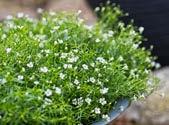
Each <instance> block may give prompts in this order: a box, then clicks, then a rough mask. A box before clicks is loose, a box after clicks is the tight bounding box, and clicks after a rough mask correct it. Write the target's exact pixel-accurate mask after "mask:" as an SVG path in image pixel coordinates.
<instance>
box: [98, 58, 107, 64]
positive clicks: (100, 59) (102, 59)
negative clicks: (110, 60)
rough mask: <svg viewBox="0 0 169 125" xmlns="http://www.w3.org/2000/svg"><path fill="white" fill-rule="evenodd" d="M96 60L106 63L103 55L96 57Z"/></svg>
mask: <svg viewBox="0 0 169 125" xmlns="http://www.w3.org/2000/svg"><path fill="white" fill-rule="evenodd" d="M96 60H97V61H99V62H100V63H103V64H104V63H107V62H106V60H105V59H104V58H103V57H97V59H96Z"/></svg>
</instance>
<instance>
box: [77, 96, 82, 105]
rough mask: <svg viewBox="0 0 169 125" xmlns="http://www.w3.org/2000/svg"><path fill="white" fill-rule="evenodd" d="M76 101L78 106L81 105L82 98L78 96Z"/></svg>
mask: <svg viewBox="0 0 169 125" xmlns="http://www.w3.org/2000/svg"><path fill="white" fill-rule="evenodd" d="M77 103H78V105H79V106H81V105H83V98H82V97H80V98H78V99H77Z"/></svg>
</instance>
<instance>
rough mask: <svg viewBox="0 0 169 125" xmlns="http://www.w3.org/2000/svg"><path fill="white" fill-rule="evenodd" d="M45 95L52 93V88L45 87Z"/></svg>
mask: <svg viewBox="0 0 169 125" xmlns="http://www.w3.org/2000/svg"><path fill="white" fill-rule="evenodd" d="M45 95H46V96H48V97H49V96H51V95H52V90H50V89H47V90H46V91H45Z"/></svg>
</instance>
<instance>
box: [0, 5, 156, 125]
mask: <svg viewBox="0 0 169 125" xmlns="http://www.w3.org/2000/svg"><path fill="white" fill-rule="evenodd" d="M102 12H106V11H104V9H103V10H102ZM114 15H115V16H114ZM121 15H122V13H121V11H120V9H119V8H118V7H116V8H114V9H110V8H109V11H108V12H106V13H105V14H103V16H102V20H99V21H98V22H97V23H96V24H95V25H93V26H92V27H90V26H87V25H85V24H84V22H83V20H82V19H80V18H79V17H78V14H67V13H57V14H56V13H53V12H50V13H45V14H43V15H42V18H41V19H39V20H36V19H31V18H29V17H27V16H25V15H22V14H21V13H19V14H18V17H15V18H12V19H11V17H8V19H7V20H4V21H3V22H2V23H1V24H0V124H12V125H14V124H16V125H18V124H30V125H32V124H37V125H39V124H58V125H62V124H65V125H67V124H70V125H72V124H80V123H83V124H91V123H92V122H94V121H96V120H99V119H100V118H102V117H104V118H106V117H107V113H108V112H109V111H110V110H111V109H112V107H113V105H114V104H115V102H116V100H118V99H119V98H129V99H133V98H134V97H139V96H140V95H141V94H143V93H145V92H146V91H147V90H148V84H147V80H148V76H149V73H150V69H151V67H152V64H151V61H152V60H153V58H152V57H151V56H150V55H151V54H150V52H149V51H146V50H145V49H144V48H139V47H138V46H139V44H140V43H141V41H142V36H141V34H140V32H138V29H136V28H135V27H133V26H132V25H131V24H129V25H127V26H125V25H124V24H123V23H122V22H121V21H119V16H121ZM111 22H112V24H113V25H112V26H111V25H107V24H111Z"/></svg>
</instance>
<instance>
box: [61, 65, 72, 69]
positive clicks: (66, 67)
mask: <svg viewBox="0 0 169 125" xmlns="http://www.w3.org/2000/svg"><path fill="white" fill-rule="evenodd" d="M63 67H64V68H65V69H71V68H72V64H64V65H63Z"/></svg>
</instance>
